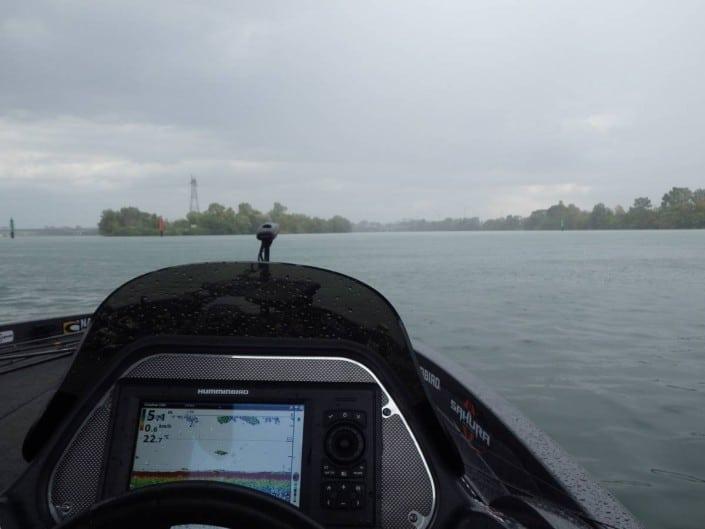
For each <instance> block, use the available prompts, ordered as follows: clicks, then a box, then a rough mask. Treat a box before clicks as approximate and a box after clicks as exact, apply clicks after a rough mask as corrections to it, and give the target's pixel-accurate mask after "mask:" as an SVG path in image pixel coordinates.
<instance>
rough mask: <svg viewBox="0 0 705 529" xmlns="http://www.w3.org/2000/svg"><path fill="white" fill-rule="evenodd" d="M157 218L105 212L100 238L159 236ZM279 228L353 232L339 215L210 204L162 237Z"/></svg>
mask: <svg viewBox="0 0 705 529" xmlns="http://www.w3.org/2000/svg"><path fill="white" fill-rule="evenodd" d="M159 218H160V217H159V216H158V215H157V214H155V213H147V212H145V211H140V210H139V209H137V208H134V207H125V208H121V209H119V210H112V209H106V210H104V211H103V213H102V214H101V217H100V221H99V222H98V231H99V233H100V234H101V235H158V234H159ZM267 221H272V222H276V223H278V224H279V229H280V231H281V232H282V233H341V232H349V231H352V223H351V222H350V221H349V220H348V219H346V218H344V217H341V216H339V215H336V216H334V217H331V218H329V219H323V218H320V217H309V216H308V215H302V214H300V213H289V211H288V209H287V207H286V206H284V205H282V204H280V203H279V202H275V203H274V206H273V207H272V209H271V210H270V211H268V212H267V213H262V212H261V211H259V210H257V209H255V208H253V207H252V206H251V205H250V204H248V203H247V202H243V203H241V204H239V205H238V207H237V210H234V209H233V208H231V207H225V206H223V205H222V204H217V203H213V204H210V205H209V206H208V209H206V210H205V211H202V212H195V211H192V212H190V213H188V214H187V215H186V218H183V219H177V220H175V221H173V222H167V223H166V229H165V232H164V234H165V235H237V234H253V233H255V232H256V231H257V228H258V227H259V226H260V225H261V224H263V223H264V222H267Z"/></svg>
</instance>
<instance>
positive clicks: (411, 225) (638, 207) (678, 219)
mask: <svg viewBox="0 0 705 529" xmlns="http://www.w3.org/2000/svg"><path fill="white" fill-rule="evenodd" d="M693 228H700V229H702V228H705V189H696V190H695V191H691V190H690V189H688V188H687V187H674V188H672V189H671V190H670V191H668V192H667V193H665V194H664V195H663V197H662V198H661V204H660V206H654V205H653V204H652V203H651V200H650V199H649V198H647V197H639V198H636V199H634V203H633V204H632V206H631V207H630V208H629V209H628V210H625V209H624V208H623V207H622V206H616V207H615V208H609V207H607V206H605V205H604V204H602V203H600V204H596V205H595V206H594V207H593V208H592V210H590V211H586V210H582V209H580V208H579V207H577V206H576V205H575V204H569V205H567V206H566V205H565V204H564V203H563V202H562V201H561V202H559V203H558V204H555V205H553V206H551V207H549V208H547V209H538V210H536V211H533V212H532V213H531V214H530V215H529V216H527V217H522V216H519V215H507V216H506V217H500V218H496V219H488V220H485V221H482V220H480V219H479V218H478V217H470V218H450V217H448V218H445V219H443V220H434V221H430V220H425V219H411V220H403V221H400V222H393V223H387V224H382V223H378V222H367V221H363V222H360V223H358V224H356V225H355V230H356V231H480V230H486V231H493V230H505V231H508V230H560V229H565V230H610V229H612V230H617V229H618V230H638V229H693Z"/></svg>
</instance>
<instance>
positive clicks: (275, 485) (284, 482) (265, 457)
mask: <svg viewBox="0 0 705 529" xmlns="http://www.w3.org/2000/svg"><path fill="white" fill-rule="evenodd" d="M303 431H304V405H303V404H253V403H248V404H228V405H226V406H218V405H216V406H208V405H202V404H198V405H189V404H173V403H170V404H167V403H154V402H146V403H144V404H143V406H142V408H141V409H140V414H139V428H138V431H137V441H136V446H135V457H134V461H133V464H132V472H131V473H130V484H129V487H130V489H136V488H139V487H145V486H147V485H156V484H159V483H166V482H170V481H181V480H194V479H196V480H213V481H222V482H225V483H233V484H236V485H241V486H243V487H249V488H252V489H256V490H259V491H262V492H265V493H267V494H271V495H272V496H275V497H277V498H280V499H282V500H284V501H287V502H289V503H291V504H293V505H296V506H297V507H298V506H299V498H300V494H301V492H300V488H301V456H302V452H303Z"/></svg>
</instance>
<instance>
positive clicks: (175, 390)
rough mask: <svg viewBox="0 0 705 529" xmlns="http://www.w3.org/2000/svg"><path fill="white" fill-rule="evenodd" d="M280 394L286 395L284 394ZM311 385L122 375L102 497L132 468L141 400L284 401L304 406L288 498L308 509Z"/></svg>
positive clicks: (121, 490) (118, 490)
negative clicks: (297, 468) (173, 381)
mask: <svg viewBox="0 0 705 529" xmlns="http://www.w3.org/2000/svg"><path fill="white" fill-rule="evenodd" d="M200 388H207V389H225V390H247V394H239V395H235V394H228V395H217V394H214V395H203V394H201V395H199V394H198V389H200ZM283 395H284V397H282V396H283ZM315 400H316V399H315V398H313V395H312V394H311V387H310V386H308V387H307V388H303V387H301V386H299V385H294V384H290V383H285V384H279V383H275V384H271V383H268V384H266V386H265V385H263V384H258V383H247V384H234V383H232V382H223V383H219V382H214V381H188V382H187V383H185V384H178V385H166V384H164V381H159V380H139V381H134V380H133V381H124V382H121V383H120V384H118V385H117V386H116V388H115V395H114V397H113V403H115V408H114V410H113V413H112V414H111V416H112V417H111V427H110V432H111V433H112V435H111V437H112V439H111V440H109V443H110V445H109V446H108V447H107V449H108V457H107V461H106V464H105V467H104V471H103V475H102V478H101V481H102V486H101V498H109V497H114V496H119V495H121V494H125V493H127V492H128V491H129V490H130V488H129V483H130V476H131V474H132V467H133V462H134V456H135V451H136V447H137V436H138V434H139V414H140V411H141V409H142V407H143V406H144V405H145V403H154V402H159V403H163V404H166V405H172V404H174V405H179V404H183V403H188V404H193V405H194V406H196V407H197V406H199V405H204V406H208V405H213V404H218V405H222V404H225V405H228V404H284V405H303V406H304V427H303V443H302V454H301V473H300V479H299V505H298V506H297V505H294V504H293V503H291V502H287V503H288V504H289V505H291V506H292V507H294V508H298V509H299V510H301V511H304V512H306V511H307V510H308V507H309V505H308V503H309V501H310V498H309V496H308V495H307V494H304V493H303V491H304V490H307V485H308V482H309V479H310V475H309V474H310V471H311V469H310V466H311V465H310V459H311V432H312V429H313V428H312V421H313V417H315V416H316V415H318V414H320V410H319V409H318V406H317V405H316V402H315Z"/></svg>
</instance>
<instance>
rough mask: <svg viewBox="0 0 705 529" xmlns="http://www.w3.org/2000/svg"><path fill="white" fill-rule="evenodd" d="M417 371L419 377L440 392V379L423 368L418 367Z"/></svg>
mask: <svg viewBox="0 0 705 529" xmlns="http://www.w3.org/2000/svg"><path fill="white" fill-rule="evenodd" d="M419 370H420V371H421V376H422V377H423V379H424V380H425V381H426V382H428V383H429V384H431V385H432V386H433V387H434V388H436V389H438V390H440V389H441V379H440V378H438V377H437V376H436V375H434V374H433V373H431V372H430V371H429V370H428V369H426V368H425V367H423V366H419Z"/></svg>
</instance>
